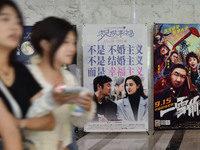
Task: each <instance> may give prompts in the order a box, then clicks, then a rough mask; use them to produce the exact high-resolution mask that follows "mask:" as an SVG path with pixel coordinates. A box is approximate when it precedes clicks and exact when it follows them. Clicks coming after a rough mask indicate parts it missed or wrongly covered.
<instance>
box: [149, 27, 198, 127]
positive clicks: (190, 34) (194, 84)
mask: <svg viewBox="0 0 200 150" xmlns="http://www.w3.org/2000/svg"><path fill="white" fill-rule="evenodd" d="M153 38H154V45H153V52H154V119H155V129H178V128H179V129H184V128H195V127H196V128H199V127H198V126H197V125H196V124H195V123H196V122H195V121H199V110H200V108H199V101H200V98H199V91H200V84H199V83H200V77H199V56H200V51H199V50H200V38H199V25H197V24H155V26H154V37H153ZM191 122H193V123H191Z"/></svg>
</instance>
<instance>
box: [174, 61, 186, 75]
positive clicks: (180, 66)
mask: <svg viewBox="0 0 200 150" xmlns="http://www.w3.org/2000/svg"><path fill="white" fill-rule="evenodd" d="M176 68H181V69H184V70H185V71H186V73H187V68H186V67H185V65H184V64H183V63H175V64H173V65H172V68H171V72H173V71H174V69H176Z"/></svg>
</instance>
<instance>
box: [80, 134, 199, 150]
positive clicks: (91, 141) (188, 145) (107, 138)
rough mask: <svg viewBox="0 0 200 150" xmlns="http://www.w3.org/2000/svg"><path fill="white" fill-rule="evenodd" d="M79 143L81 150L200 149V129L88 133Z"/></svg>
mask: <svg viewBox="0 0 200 150" xmlns="http://www.w3.org/2000/svg"><path fill="white" fill-rule="evenodd" d="M77 143H78V146H79V150H179V149H180V150H200V130H187V131H184V130H176V131H174V130H169V131H155V132H154V133H153V134H151V135H148V133H146V132H140V133H139V132H138V133H137V132H133V133H125V132H123V133H114V132H113V133H101V132H100V133H88V134H87V135H85V136H83V137H81V138H80V139H79V140H78V141H77Z"/></svg>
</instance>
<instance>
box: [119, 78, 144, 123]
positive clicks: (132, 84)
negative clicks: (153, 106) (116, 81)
mask: <svg viewBox="0 0 200 150" xmlns="http://www.w3.org/2000/svg"><path fill="white" fill-rule="evenodd" d="M124 89H125V92H126V97H125V98H123V99H121V100H119V101H117V102H116V103H117V106H118V107H117V115H118V119H119V120H122V121H145V120H146V118H147V115H148V98H147V96H146V95H145V94H144V89H143V85H142V81H141V79H140V77H139V76H137V75H133V76H129V77H127V78H126V79H125V83H124Z"/></svg>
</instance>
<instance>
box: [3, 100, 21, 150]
mask: <svg viewBox="0 0 200 150" xmlns="http://www.w3.org/2000/svg"><path fill="white" fill-rule="evenodd" d="M0 118H1V119H0V135H1V137H2V139H3V145H4V149H5V150H22V139H21V135H20V132H19V129H18V128H17V126H16V125H15V123H14V121H13V119H12V115H11V114H10V113H9V112H8V111H7V109H6V107H5V105H4V104H3V102H2V99H1V98H0Z"/></svg>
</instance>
